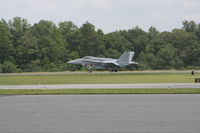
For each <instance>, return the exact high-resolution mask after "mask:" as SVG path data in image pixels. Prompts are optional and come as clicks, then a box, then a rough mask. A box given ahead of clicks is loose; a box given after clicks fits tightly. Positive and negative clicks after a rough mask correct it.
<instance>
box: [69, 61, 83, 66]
mask: <svg viewBox="0 0 200 133" xmlns="http://www.w3.org/2000/svg"><path fill="white" fill-rule="evenodd" d="M67 63H68V64H75V65H76V64H81V62H80V61H79V60H71V61H68V62H67Z"/></svg>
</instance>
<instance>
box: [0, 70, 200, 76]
mask: <svg viewBox="0 0 200 133" xmlns="http://www.w3.org/2000/svg"><path fill="white" fill-rule="evenodd" d="M194 72H195V74H199V73H200V71H199V70H197V71H194ZM156 73H187V74H190V73H191V71H118V72H116V73H115V72H108V71H103V72H101V71H94V72H92V73H88V72H84V71H83V72H26V73H0V75H2V76H12V75H81V74H156Z"/></svg>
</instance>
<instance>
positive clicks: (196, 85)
mask: <svg viewBox="0 0 200 133" xmlns="http://www.w3.org/2000/svg"><path fill="white" fill-rule="evenodd" d="M103 88H106V89H107V88H113V89H114V88H122V89H123V88H124V89H125V88H141V89H142V88H149V89H150V88H200V84H199V83H160V84H155V83H154V84H153V83H152V84H63V85H62V84H58V85H0V89H103Z"/></svg>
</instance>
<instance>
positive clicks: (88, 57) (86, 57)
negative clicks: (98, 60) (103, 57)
mask: <svg viewBox="0 0 200 133" xmlns="http://www.w3.org/2000/svg"><path fill="white" fill-rule="evenodd" d="M91 58H92V56H85V57H83V58H82V59H91Z"/></svg>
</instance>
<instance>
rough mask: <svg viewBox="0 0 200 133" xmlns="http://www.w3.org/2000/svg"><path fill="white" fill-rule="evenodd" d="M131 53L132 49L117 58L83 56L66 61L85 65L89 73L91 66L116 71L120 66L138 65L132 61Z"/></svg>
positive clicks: (91, 69) (132, 53)
mask: <svg viewBox="0 0 200 133" xmlns="http://www.w3.org/2000/svg"><path fill="white" fill-rule="evenodd" d="M133 55H134V52H133V51H126V52H124V53H123V54H122V55H121V56H120V57H119V59H112V58H99V57H93V56H85V57H83V58H81V59H76V60H71V61H68V62H67V63H69V64H74V65H82V66H86V67H87V68H88V71H89V72H90V73H91V72H92V71H93V68H96V69H105V70H109V71H110V72H117V71H118V69H119V68H120V67H125V66H129V65H131V66H137V65H138V63H137V62H133V61H132V58H133Z"/></svg>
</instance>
